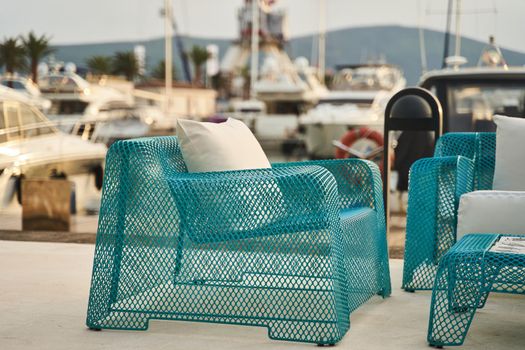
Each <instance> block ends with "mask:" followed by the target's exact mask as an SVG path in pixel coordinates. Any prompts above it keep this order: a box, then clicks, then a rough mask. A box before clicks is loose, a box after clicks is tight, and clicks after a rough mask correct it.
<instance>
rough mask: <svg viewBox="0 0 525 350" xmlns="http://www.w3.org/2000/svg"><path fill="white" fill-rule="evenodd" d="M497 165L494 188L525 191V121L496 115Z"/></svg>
mask: <svg viewBox="0 0 525 350" xmlns="http://www.w3.org/2000/svg"><path fill="white" fill-rule="evenodd" d="M494 122H495V123H496V125H497V130H496V164H495V168H494V181H493V186H492V188H493V189H494V190H502V191H525V119H522V118H512V117H506V116H503V115H495V116H494Z"/></svg>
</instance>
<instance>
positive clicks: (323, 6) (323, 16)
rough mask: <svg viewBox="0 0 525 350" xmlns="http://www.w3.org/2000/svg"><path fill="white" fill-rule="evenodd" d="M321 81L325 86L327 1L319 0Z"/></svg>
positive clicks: (319, 62)
mask: <svg viewBox="0 0 525 350" xmlns="http://www.w3.org/2000/svg"><path fill="white" fill-rule="evenodd" d="M319 1H320V2H319V58H318V61H317V62H318V64H319V81H320V82H321V84H322V85H324V77H325V70H326V0H319Z"/></svg>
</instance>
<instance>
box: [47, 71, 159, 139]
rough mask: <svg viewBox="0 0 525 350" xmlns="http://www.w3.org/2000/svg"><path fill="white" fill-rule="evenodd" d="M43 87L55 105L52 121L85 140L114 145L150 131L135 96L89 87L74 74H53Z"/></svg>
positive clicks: (50, 115) (52, 111)
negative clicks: (115, 142) (121, 140)
mask: <svg viewBox="0 0 525 350" xmlns="http://www.w3.org/2000/svg"><path fill="white" fill-rule="evenodd" d="M40 86H41V90H42V92H43V93H44V96H46V97H47V98H49V99H50V100H51V102H52V104H51V108H50V110H49V118H50V119H51V120H52V121H54V122H55V123H56V124H57V125H58V127H59V128H60V129H61V130H63V131H65V132H68V133H72V134H74V135H79V136H82V138H84V139H85V140H90V141H93V142H101V143H105V144H111V143H112V142H113V141H115V140H118V139H126V138H133V137H140V136H144V135H146V134H147V133H148V131H149V129H150V128H149V125H148V124H147V123H146V122H144V121H143V120H142V119H141V115H140V113H138V111H137V110H136V108H135V107H134V101H133V98H132V96H131V95H129V94H124V93H122V92H120V91H118V90H116V89H114V88H110V87H105V86H98V85H96V84H90V83H88V82H87V81H86V80H84V79H83V78H82V77H80V76H79V75H77V74H74V73H54V74H50V75H48V76H45V77H43V78H41V81H40Z"/></svg>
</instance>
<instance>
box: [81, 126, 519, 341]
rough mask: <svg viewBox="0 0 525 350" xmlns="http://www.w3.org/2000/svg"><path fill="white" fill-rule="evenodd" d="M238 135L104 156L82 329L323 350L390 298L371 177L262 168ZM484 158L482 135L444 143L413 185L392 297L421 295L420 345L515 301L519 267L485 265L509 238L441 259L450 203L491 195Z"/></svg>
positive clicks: (468, 242)
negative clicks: (244, 336) (424, 335)
mask: <svg viewBox="0 0 525 350" xmlns="http://www.w3.org/2000/svg"><path fill="white" fill-rule="evenodd" d="M237 123H240V122H237V121H233V120H231V119H229V120H228V121H227V122H225V123H223V124H214V125H208V124H211V123H195V122H189V121H188V122H187V123H184V122H182V123H181V124H180V125H179V126H180V127H179V128H177V137H175V136H173V137H154V138H143V139H135V140H127V141H120V142H117V143H115V144H114V145H113V146H112V147H111V148H110V150H109V152H108V155H107V160H106V168H105V171H106V173H105V179H104V189H103V199H102V207H101V211H100V219H99V228H98V233H97V242H96V249H95V257H94V266H93V275H92V282H91V292H90V298H89V306H88V315H87V326H88V327H89V328H91V329H96V330H99V329H127V330H146V329H147V328H148V322H149V320H152V319H170V320H184V321H199V322H215V323H229V324H241V325H250V326H260V327H266V328H267V329H268V335H269V337H270V338H272V339H280V340H291V341H300V342H310V343H316V344H319V345H333V344H336V343H337V342H339V341H340V340H341V339H342V338H343V336H344V335H345V333H346V332H347V331H348V329H349V327H350V314H351V313H352V312H353V311H354V310H356V309H357V308H358V307H359V306H360V305H362V304H363V303H365V302H366V301H367V300H369V299H370V298H371V297H373V296H374V295H380V296H382V297H388V296H389V295H390V291H391V290H390V289H391V287H390V275H389V265H388V250H387V240H386V228H385V213H384V209H383V199H382V182H381V177H380V173H379V169H378V167H377V166H376V165H375V164H373V163H372V162H369V161H364V160H358V159H346V160H326V161H308V162H297V163H282V164H273V165H271V166H270V165H269V163H268V162H267V159H266V158H265V156H264V157H263V155H264V154H263V155H261V153H260V152H262V149H260V146H258V144H257V145H255V144H254V141H255V139H253V140H252V139H251V138H252V137H253V135H251V133H250V135H248V134H247V133H246V132H248V133H249V130H248V129H247V128H246V127H245V126H244V125H239V124H237ZM197 124H198V125H197ZM241 124H242V123H241ZM221 128H222V129H221ZM245 128H246V129H245ZM179 129H180V131H179ZM233 132H235V135H246V139H245V140H244V141H243V143H242V145H243V147H241V148H242V149H239V147H238V145H235V144H230V145H229V144H228V142H229V141H228V140H229V139H230V138H231V137H230V136H229V135H230V134H228V133H233ZM199 137H204V138H206V140H207V141H206V142H205V143H200V144H199V143H198V142H196V140H198V139H199ZM255 143H257V141H255ZM196 145H198V147H197V146H196ZM225 145H226V146H225ZM494 145H495V135H494V134H448V135H445V136H444V137H442V138H441V139H440V140H439V143H438V146H437V148H436V153H435V154H436V156H435V157H434V158H432V159H424V160H420V161H418V162H417V163H415V164H414V167H413V169H412V172H411V178H410V192H409V207H408V219H407V220H408V223H407V238H406V252H405V269H404V277H403V288H404V289H406V290H410V291H412V290H418V289H432V288H434V292H433V297H432V298H433V299H432V300H433V302H432V311H431V319H430V329H429V338H428V340H429V342H430V344H432V345H437V346H441V345H456V344H461V343H462V342H463V339H464V336H465V334H466V332H467V330H468V326H469V325H470V321H471V319H472V317H473V315H474V312H475V310H476V308H478V307H481V306H483V303H484V301H485V300H486V298H487V296H488V294H489V292H491V291H506V292H516V293H523V292H524V291H525V281H524V280H523V272H524V270H523V269H525V267H524V266H525V264H524V259H523V256H519V257H517V256H518V255H519V254H518V255H516V254H515V255H511V254H503V255H502V254H500V253H491V252H488V250H489V249H490V248H491V246H492V245H493V244H494V243H495V242H496V241H497V240H498V239H499V238H500V237H501V235H498V234H497V233H500V234H512V233H514V234H516V232H505V231H497V232H492V233H493V234H485V235H468V236H467V237H465V238H464V239H462V240H461V241H460V242H459V243H458V244H457V245H456V246H454V247H453V245H454V243H455V241H456V223H457V209H458V203H459V198H460V196H461V195H462V194H464V193H467V192H471V191H473V190H478V189H488V188H490V187H491V184H492V174H493V172H494ZM244 146H246V147H244ZM252 146H253V147H252ZM192 147H193V148H192ZM257 147H259V148H257ZM248 149H249V152H248ZM217 152H218V153H217ZM221 152H222V153H221ZM239 152H241V153H239ZM242 152H248V153H249V155H248V153H242ZM232 153H233V155H232ZM235 154H237V157H238V159H240V158H242V157H246V158H245V159H246V161H245V163H244V164H237V163H236V162H237V160H236V159H230V157H235ZM254 154H255V156H254ZM258 157H259V158H258ZM254 159H255V160H254ZM249 162H252V163H250V164H248V165H247V166H246V164H247V163H249ZM225 164H226V165H225ZM416 208H419V209H416ZM464 233H475V232H464ZM452 247H453V248H452ZM451 248H452V249H451ZM520 278H521V279H520ZM434 280H435V284H434ZM451 320H453V321H454V322H452V323H451ZM450 324H454V325H455V326H453V327H452V328H451V326H450Z"/></svg>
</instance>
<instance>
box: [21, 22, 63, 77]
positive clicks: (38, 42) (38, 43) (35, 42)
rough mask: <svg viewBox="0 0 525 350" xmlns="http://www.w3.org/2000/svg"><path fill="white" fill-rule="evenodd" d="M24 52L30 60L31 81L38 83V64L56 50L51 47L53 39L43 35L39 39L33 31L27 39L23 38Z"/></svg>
mask: <svg viewBox="0 0 525 350" xmlns="http://www.w3.org/2000/svg"><path fill="white" fill-rule="evenodd" d="M20 39H21V40H22V46H23V48H24V52H25V54H26V56H27V58H28V59H29V62H30V68H31V79H33V81H34V82H35V83H38V63H39V62H40V60H41V59H42V58H44V57H45V56H47V55H49V54H50V53H52V52H53V51H54V50H55V49H53V48H52V47H51V46H49V41H50V40H51V38H49V37H46V36H45V35H42V36H41V37H37V36H36V35H35V33H33V31H31V32H29V34H28V35H27V37H21V38H20Z"/></svg>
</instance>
